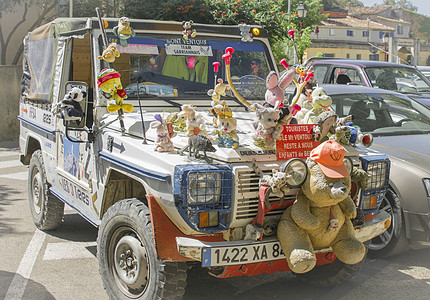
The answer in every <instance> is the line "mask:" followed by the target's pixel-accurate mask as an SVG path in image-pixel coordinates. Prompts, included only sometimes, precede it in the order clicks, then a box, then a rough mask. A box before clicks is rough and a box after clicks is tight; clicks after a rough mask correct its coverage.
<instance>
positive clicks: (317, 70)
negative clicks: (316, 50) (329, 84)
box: [313, 65, 329, 84]
mask: <svg viewBox="0 0 430 300" xmlns="http://www.w3.org/2000/svg"><path fill="white" fill-rule="evenodd" d="M313 68H314V76H315V81H316V82H317V83H320V84H321V83H324V77H325V74H326V73H327V71H328V68H329V66H326V65H319V66H318V65H316V66H313Z"/></svg>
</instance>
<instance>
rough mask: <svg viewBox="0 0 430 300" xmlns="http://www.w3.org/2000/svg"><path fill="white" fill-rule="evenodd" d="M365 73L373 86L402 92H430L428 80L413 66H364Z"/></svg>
mask: <svg viewBox="0 0 430 300" xmlns="http://www.w3.org/2000/svg"><path fill="white" fill-rule="evenodd" d="M366 73H367V76H368V77H369V80H370V82H371V83H372V86H373V87H377V88H380V89H385V90H390V91H398V92H402V93H428V92H430V81H429V80H428V79H427V78H426V77H425V76H424V75H423V74H422V73H420V72H419V71H417V70H415V69H413V68H405V67H378V68H366Z"/></svg>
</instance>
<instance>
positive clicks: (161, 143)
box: [151, 114, 175, 152]
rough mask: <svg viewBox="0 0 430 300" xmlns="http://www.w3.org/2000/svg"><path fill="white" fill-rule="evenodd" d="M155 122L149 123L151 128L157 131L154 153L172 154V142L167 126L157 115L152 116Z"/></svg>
mask: <svg viewBox="0 0 430 300" xmlns="http://www.w3.org/2000/svg"><path fill="white" fill-rule="evenodd" d="M154 118H155V120H156V121H153V122H151V128H155V129H156V131H157V138H156V139H155V148H154V150H155V151H158V152H172V151H174V150H175V149H174V147H173V143H172V140H171V139H170V138H171V136H170V133H169V129H168V128H167V124H166V123H165V122H163V119H162V118H161V116H160V115H159V114H156V115H155V116H154Z"/></svg>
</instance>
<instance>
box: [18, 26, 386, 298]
mask: <svg viewBox="0 0 430 300" xmlns="http://www.w3.org/2000/svg"><path fill="white" fill-rule="evenodd" d="M118 22H119V20H118V19H113V18H106V19H104V20H101V18H88V19H82V18H64V19H56V20H54V21H52V22H50V23H48V24H46V25H43V26H41V27H39V28H37V29H35V30H33V31H32V32H30V33H29V34H28V35H27V36H26V38H25V40H24V45H25V55H24V60H23V76H22V94H21V98H20V113H19V121H20V138H19V145H20V150H21V157H20V160H21V162H22V163H23V164H25V165H29V177H28V191H29V193H28V194H29V202H30V209H31V214H32V217H33V221H34V223H35V226H36V227H37V228H39V229H40V230H54V229H55V228H57V227H58V226H59V225H60V224H61V223H62V221H63V220H62V217H63V211H64V204H67V205H68V206H70V207H72V208H73V209H74V210H75V211H76V212H77V213H79V214H80V215H81V216H82V217H83V218H84V219H85V220H87V221H88V222H90V223H91V224H93V225H94V226H96V227H98V230H99V233H98V238H97V258H98V261H99V269H100V275H101V277H102V280H103V284H104V287H105V289H106V291H107V294H108V295H109V296H110V297H111V298H113V299H136V298H139V299H154V298H157V299H158V298H163V299H171V298H172V299H173V298H175V297H176V298H181V297H182V296H183V294H184V292H185V286H186V278H187V269H188V268H189V267H190V266H200V267H203V268H205V269H206V270H207V271H208V272H209V273H210V274H211V275H213V276H215V277H218V278H228V277H233V276H243V275H246V276H253V275H258V274H262V273H274V272H277V271H288V270H289V268H288V265H287V262H286V259H285V255H284V254H283V252H282V250H281V247H280V243H279V241H278V240H277V237H276V226H277V222H278V221H279V219H280V216H281V214H282V212H283V211H284V210H285V207H286V206H288V205H291V204H292V203H293V202H294V200H295V197H296V193H297V192H298V189H299V186H300V183H301V181H303V178H304V177H305V173H303V170H302V168H301V167H300V166H298V167H297V166H296V165H295V164H300V162H302V161H303V160H301V159H297V158H293V159H291V160H287V158H289V157H290V156H291V157H294V155H289V154H288V152H286V153H283V155H284V156H283V157H284V158H285V159H279V157H278V156H277V151H276V150H273V149H272V150H270V149H269V150H267V149H266V150H263V149H261V148H259V147H257V146H255V145H254V141H253V140H252V137H251V136H252V134H253V133H254V132H255V129H254V127H253V124H252V123H253V120H254V118H255V114H254V112H252V111H250V110H249V109H248V107H247V106H246V105H245V106H244V105H243V103H242V102H241V101H239V100H238V99H237V98H236V97H234V95H233V94H232V93H231V91H227V92H226V94H225V96H224V95H221V98H222V100H224V101H226V104H227V105H228V107H229V108H230V109H231V111H232V113H233V115H234V117H235V118H236V119H237V121H238V122H237V133H238V136H239V143H238V145H236V146H237V148H235V147H220V146H218V145H217V144H216V143H215V140H213V139H212V141H213V143H214V145H213V147H214V149H215V150H216V151H207V152H205V154H203V151H200V150H202V149H200V148H198V146H196V145H198V144H199V143H196V144H194V142H193V144H192V145H189V144H188V140H189V138H188V136H187V134H186V131H185V130H184V124H183V123H181V121H182V120H181V115H180V112H181V107H184V105H189V106H191V107H193V108H196V109H197V112H198V113H199V114H200V116H201V117H203V118H204V120H205V123H206V129H205V130H206V131H207V133H208V135H209V136H211V130H213V129H214V126H213V125H214V124H213V121H212V119H213V116H212V115H211V114H209V112H208V110H209V109H210V108H212V105H211V101H212V99H211V97H210V96H209V95H208V91H209V90H213V89H214V85H215V84H216V83H217V82H219V81H218V79H220V78H221V79H225V78H226V76H227V75H226V65H225V64H224V63H219V62H223V58H222V57H223V55H224V54H225V52H224V51H225V49H226V48H228V47H232V48H234V50H235V52H234V54H233V55H232V57H231V70H228V71H229V74H230V75H231V78H230V81H231V83H232V84H233V85H234V86H235V88H236V91H237V92H238V93H240V94H241V95H242V96H243V97H244V98H246V100H247V101H249V103H255V102H257V103H261V102H264V94H265V91H266V83H265V78H261V77H258V76H256V75H254V74H251V72H252V70H251V62H252V61H255V60H256V59H258V60H259V62H260V69H261V70H263V71H264V72H265V73H266V74H268V73H269V71H271V70H273V71H275V72H276V73H278V69H277V64H276V63H275V61H274V57H273V54H272V52H271V49H270V45H269V42H268V35H267V32H266V31H265V30H264V29H263V28H262V27H259V26H249V25H247V26H243V25H241V26H218V25H204V24H192V28H193V35H195V36H194V37H192V36H188V35H186V34H184V33H183V31H184V27H183V26H182V24H181V23H179V22H167V21H166V22H164V21H163V22H162V21H148V20H130V21H129V22H130V26H131V28H132V29H133V31H134V36H131V37H129V38H128V39H127V46H121V45H124V43H123V41H122V40H119V39H120V38H119V37H118V36H117V35H115V32H117V31H118V28H116V26H117V24H118ZM109 43H117V48H118V52H119V56H118V57H116V58H115V59H114V62H111V63H108V62H106V61H105V60H103V59H101V58H102V57H103V51H104V50H105V49H106V47H107V45H108V44H109ZM99 57H101V58H99ZM217 62H218V63H217ZM213 64H214V66H215V67H213ZM106 70H114V71H111V74H110V75H109V76H111V77H108V79H109V78H113V77H115V78H117V79H120V82H121V84H122V86H118V85H117V84H114V85H112V87H113V88H110V89H109V88H108V89H101V88H100V87H99V86H100V84H101V78H102V75H100V74H101V73H103V72H105V73H103V74H104V75H106V74H107V73H109V71H106ZM115 72H117V73H118V74H120V77H119V76H118V74H117V73H115ZM105 79H106V78H105ZM98 80H99V81H98ZM76 87H77V88H78V89H80V90H81V91H82V92H83V94H82V95H80V97H82V98H83V99H82V100H81V101H80V102H78V103H79V105H80V108H79V107H77V106H74V107H73V108H75V109H76V108H77V109H78V111H79V114H78V115H80V114H82V116H83V117H82V118H74V119H66V118H65V119H62V118H61V116H64V114H59V113H58V110H59V109H63V112H64V110H65V109H71V108H72V107H71V106H70V105H69V106H66V105H64V103H66V102H64V100H66V98H67V99H69V100H70V99H73V98H74V97H75V96H74V95H71V94H70V93H71V91H73V90H76ZM113 89H118V90H121V93H122V95H124V91H125V93H128V97H127V98H126V97H124V98H123V101H124V103H122V102H117V103H116V104H112V103H111V102H112V100H113V99H114V98H115V97H116V96H118V95H120V93H119V92H118V93H116V94H115V93H113ZM122 90H124V91H122ZM65 95H67V97H65ZM212 95H213V91H212ZM121 99H122V98H121ZM115 105H116V106H115ZM125 105H128V106H127V108H126V106H125ZM131 105H133V107H131ZM126 110H127V111H129V112H127V111H126ZM131 110H132V111H131ZM71 115H73V114H71ZM75 115H76V114H75ZM160 117H161V120H162V121H163V122H164V120H167V119H168V120H170V124H171V125H172V126H171V128H170V129H172V130H171V131H173V133H174V134H173V135H171V141H172V143H173V146H174V149H175V151H173V152H172V151H170V152H160V151H155V150H154V149H155V146H156V143H157V142H156V141H157V139H158V138H161V137H160V135H157V131H156V129H155V128H154V126H151V123H153V122H154V121H156V120H157V119H160ZM291 126H294V125H291ZM199 130H203V129H202V128H199ZM162 137H164V136H162ZM200 144H202V143H200ZM187 145H189V146H190V147H191V146H193V147H197V150H196V151H198V152H199V153H197V154H196V155H195V157H194V155H187V152H186V151H187V150H186V147H187ZM293 150H294V149H292V150H291V151H293ZM177 151H179V152H184V151H185V152H184V153H183V155H181V154H178V153H177ZM294 151H295V150H294ZM346 151H347V156H348V158H349V159H350V160H351V162H352V164H353V165H354V166H355V167H357V168H362V169H364V170H366V171H368V173H369V174H370V175H371V177H370V179H369V181H368V185H367V186H368V188H367V189H365V190H360V188H359V186H360V185H359V184H356V183H354V184H353V187H354V188H353V189H352V191H351V197H352V198H353V199H354V200H355V202H356V204H357V209H358V210H359V211H361V212H363V215H362V218H361V220H355V221H354V224H356V226H355V231H356V235H357V237H358V238H359V239H360V240H361V241H363V242H365V241H367V240H369V239H371V238H373V237H374V236H377V235H379V234H381V233H382V232H384V230H385V229H386V228H387V227H388V226H387V225H389V223H390V217H389V215H388V214H386V213H385V212H378V205H379V204H380V203H381V201H382V197H383V195H384V193H385V191H386V188H387V185H388V174H389V168H390V163H389V160H388V159H387V157H386V156H384V155H382V154H381V153H377V152H369V151H367V149H366V148H364V147H361V146H347V147H346ZM188 154H189V153H188ZM290 154H291V152H290ZM281 167H282V168H283V169H284V170H293V171H294V172H296V173H297V174H295V175H297V176H292V178H293V182H292V183H291V184H290V185H291V186H290V189H289V192H288V194H287V195H285V197H283V199H282V200H283V201H279V200H280V199H279V197H277V196H274V195H273V194H272V195H271V194H270V193H268V194H265V197H263V198H266V199H261V197H260V196H259V189H260V186H259V179H260V178H261V177H262V176H264V174H269V173H271V172H272V170H273V169H275V170H279V169H280V168H281ZM297 178H299V179H297ZM266 196H267V197H266ZM263 200H265V201H266V202H264V201H263ZM279 202H282V203H283V204H281V205H275V204H277V203H279ZM267 203H268V204H269V205H268V204H267ZM270 204H271V205H270ZM269 206H270V207H271V208H270V209H269ZM262 211H263V212H264V213H263V212H262ZM256 220H257V221H258V222H259V223H258V222H257V223H258V224H260V225H261V232H260V231H255V230H254V231H253V230H252V228H255V227H252V226H248V225H252V223H255V221H256ZM247 228H248V229H247ZM249 228H250V229H249ZM245 237H247V238H246V239H245ZM317 253H318V254H317V256H318V261H317V265H318V266H317V267H316V268H315V269H314V270H312V271H311V272H309V273H306V274H302V275H301V276H300V277H301V278H303V279H304V280H310V281H312V282H314V283H315V282H318V283H321V284H333V283H336V282H338V281H341V280H344V279H346V278H347V277H349V276H351V275H352V274H353V271H354V270H356V269H357V267H358V266H355V265H354V266H350V265H345V264H343V263H341V262H339V261H338V260H337V259H336V257H335V255H333V252H332V250H331V249H330V248H328V249H319V250H317ZM176 298H175V299H176Z"/></svg>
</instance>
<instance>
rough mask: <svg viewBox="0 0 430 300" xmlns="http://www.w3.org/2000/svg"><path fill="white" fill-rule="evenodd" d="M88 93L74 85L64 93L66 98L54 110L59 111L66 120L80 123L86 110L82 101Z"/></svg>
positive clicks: (59, 114) (60, 115)
mask: <svg viewBox="0 0 430 300" xmlns="http://www.w3.org/2000/svg"><path fill="white" fill-rule="evenodd" d="M86 95H87V93H86V92H85V91H83V90H81V89H80V88H79V87H77V86H75V85H72V89H71V90H70V91H69V92H68V93H67V94H66V95H64V99H63V100H62V101H61V102H60V103H59V105H58V106H57V107H55V108H54V110H56V111H58V116H59V117H60V118H62V119H63V120H65V121H76V122H77V123H79V122H80V121H81V120H82V118H83V116H84V112H83V111H82V107H81V104H80V102H81V101H82V100H83V99H84V98H85V97H86Z"/></svg>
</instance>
